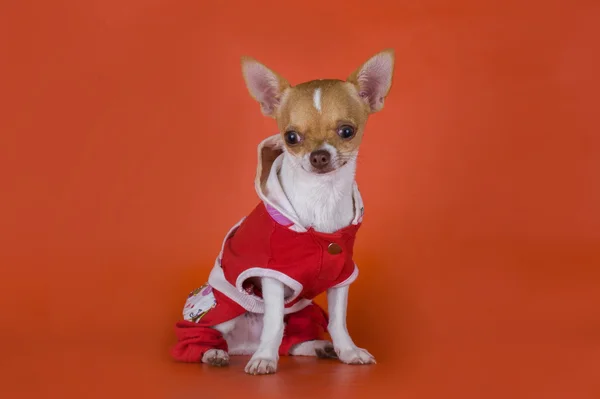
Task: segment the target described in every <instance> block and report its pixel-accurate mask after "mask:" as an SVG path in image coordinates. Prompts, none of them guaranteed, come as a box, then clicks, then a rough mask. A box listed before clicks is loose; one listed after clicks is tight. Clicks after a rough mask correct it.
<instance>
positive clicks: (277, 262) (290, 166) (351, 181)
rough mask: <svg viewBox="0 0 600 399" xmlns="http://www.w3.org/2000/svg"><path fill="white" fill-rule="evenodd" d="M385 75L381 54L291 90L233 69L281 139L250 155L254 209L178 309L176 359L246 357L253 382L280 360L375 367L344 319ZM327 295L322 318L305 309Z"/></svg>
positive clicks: (248, 64)
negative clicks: (366, 140) (367, 146)
mask: <svg viewBox="0 0 600 399" xmlns="http://www.w3.org/2000/svg"><path fill="white" fill-rule="evenodd" d="M393 68H394V53H393V51H392V50H386V51H383V52H380V53H378V54H376V55H374V56H373V57H371V58H370V59H369V60H367V61H366V62H365V63H364V64H363V65H361V66H360V67H359V68H358V69H356V70H355V71H354V72H353V73H352V74H351V75H350V76H349V77H348V78H347V79H346V80H345V81H343V80H332V79H327V80H313V81H309V82H306V83H302V84H299V85H296V86H292V85H290V84H289V83H288V81H287V80H286V79H284V78H283V77H281V76H280V75H279V74H277V73H275V72H274V71H272V70H271V69H269V68H268V67H266V66H265V65H263V64H261V63H260V62H258V61H256V60H254V59H252V58H247V57H244V58H242V72H243V76H244V79H245V82H246V86H247V88H248V90H249V92H250V95H251V96H252V97H253V98H254V99H255V100H256V101H257V102H258V103H259V104H260V108H261V110H262V113H263V114H264V115H266V116H269V117H272V118H274V119H275V120H276V122H277V126H278V129H279V132H280V133H278V134H276V135H274V136H271V137H269V138H267V139H265V140H264V141H263V142H262V143H261V144H260V145H259V147H258V167H257V173H256V179H255V188H256V192H257V194H258V196H259V197H260V199H261V201H260V203H259V205H258V206H257V207H256V208H254V210H253V211H252V212H251V213H250V214H249V215H248V216H246V217H244V218H243V219H242V220H240V221H239V222H238V223H237V224H236V225H235V226H233V227H232V228H231V229H230V231H229V232H228V234H227V235H226V237H225V239H224V241H223V244H222V247H221V251H220V253H219V255H218V257H217V259H216V262H215V265H214V267H213V269H212V271H211V273H210V277H209V280H208V283H207V284H205V285H203V286H202V287H200V288H198V289H196V290H194V291H192V292H191V293H190V294H189V296H188V298H187V301H186V304H185V306H184V310H183V320H181V321H180V322H178V323H177V325H176V332H177V337H178V342H177V344H176V345H175V347H174V348H173V350H172V354H173V356H174V357H175V358H176V359H177V360H180V361H188V362H202V363H206V364H209V365H213V366H225V365H228V364H229V356H230V355H250V356H251V359H250V361H249V362H248V364H247V365H246V368H245V371H246V372H247V373H249V374H253V375H260V374H272V373H275V372H276V371H277V365H278V360H279V356H280V355H291V356H317V357H325V358H337V359H339V360H340V361H341V362H343V363H346V364H373V363H375V359H374V357H373V356H372V355H371V354H370V353H369V352H368V351H367V350H365V349H361V348H359V347H358V346H357V345H356V344H355V343H354V342H353V340H352V338H351V337H350V335H349V333H348V329H347V327H346V314H347V305H348V290H349V286H350V284H351V283H352V282H354V280H355V279H356V278H357V276H358V268H357V266H356V265H355V264H354V262H353V260H352V256H353V245H354V239H355V235H356V232H357V230H358V228H359V227H360V225H361V223H362V217H363V212H364V208H363V203H362V199H361V197H360V192H359V191H358V186H357V184H356V182H355V172H356V160H357V156H358V150H359V147H360V144H361V141H362V138H363V134H364V130H365V124H366V122H367V118H368V116H369V114H371V113H374V112H377V111H380V110H381V109H382V108H383V104H384V100H385V98H386V97H387V95H388V93H389V91H390V88H391V85H392V76H393ZM325 292H326V294H327V302H328V312H325V311H324V310H323V309H321V308H320V307H319V306H318V305H317V304H315V303H313V302H312V299H314V298H315V297H316V296H317V295H319V294H321V293H325ZM324 332H328V333H329V335H330V337H331V342H330V341H327V340H324V339H323V333H324Z"/></svg>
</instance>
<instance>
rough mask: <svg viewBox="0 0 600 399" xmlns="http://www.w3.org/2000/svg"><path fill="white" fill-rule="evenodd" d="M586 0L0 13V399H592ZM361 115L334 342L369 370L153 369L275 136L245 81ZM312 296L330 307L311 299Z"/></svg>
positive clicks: (91, 4)
mask: <svg viewBox="0 0 600 399" xmlns="http://www.w3.org/2000/svg"><path fill="white" fill-rule="evenodd" d="M599 15H600V4H598V2H593V1H583V0H575V1H571V2H568V1H566V0H565V1H554V2H552V1H539V0H534V1H527V2H525V1H523V2H522V1H516V0H508V1H500V0H498V1H489V0H487V1H486V0H481V1H475V0H455V1H449V0H425V1H378V0H373V1H354V0H349V1H314V0H303V1H295V2H285V1H262V0H260V1H239V2H231V1H222V2H220V1H211V2H208V1H202V0H196V1H188V0H183V1H167V0H143V1H142V0H118V1H117V0H87V1H82V0H78V1H76V0H58V1H24V0H23V1H12V2H11V1H8V2H6V1H5V2H2V4H0V32H1V35H0V71H1V72H2V73H1V74H0V99H1V101H2V104H1V105H2V106H1V107H0V184H1V190H2V191H1V192H0V267H1V269H0V270H1V274H0V310H1V313H0V398H3V399H13V398H126V397H127V398H167V399H178V398H201V397H213V398H225V397H230V396H233V397H259V398H270V397H273V398H317V397H326V398H348V399H350V398H407V399H408V398H411V399H412V398H426V399H429V398H431V399H442V398H444V399H446V398H460V399H496V398H498V399H513V398H525V399H598V398H600V138H599V132H600V129H599V127H600V124H599V123H598V119H599V116H598V105H599V104H600V102H599V100H598V93H599V92H600V86H599V80H598V77H597V76H598V71H600V60H599V57H600V48H599V41H598V38H599V37H600V23H599ZM388 47H393V48H394V49H395V50H396V67H395V80H394V84H393V87H392V91H391V93H390V96H389V98H388V99H387V101H386V104H385V108H384V109H383V111H382V112H381V113H380V114H376V115H373V116H372V117H371V119H370V120H369V123H368V127H367V131H366V135H365V139H364V141H363V145H362V147H361V156H360V160H359V167H358V176H357V179H358V182H359V185H360V187H361V192H362V194H363V197H364V200H365V203H366V214H365V220H364V224H363V227H362V228H361V231H360V232H359V235H358V238H357V243H356V247H355V253H356V261H357V263H358V265H359V267H360V270H361V274H360V277H359V279H358V281H357V282H356V283H355V284H354V285H353V287H352V290H351V298H350V308H349V329H350V332H351V334H352V335H353V337H354V339H355V341H356V342H357V343H358V344H359V345H361V346H363V347H365V348H367V349H368V350H369V351H370V352H372V353H373V354H374V355H375V356H376V358H377V360H378V364H377V365H375V366H372V367H360V366H346V365H343V364H339V363H337V362H334V361H324V360H315V359H290V358H284V359H282V361H281V364H280V370H279V373H277V374H276V375H273V376H266V377H251V376H247V375H245V374H244V372H243V366H244V364H245V362H246V361H247V358H235V359H234V360H233V362H232V363H233V364H232V365H231V366H230V367H229V368H227V369H209V368H207V367H206V366H202V365H197V364H179V363H174V362H172V361H171V359H170V358H169V355H168V350H169V348H170V346H171V345H172V344H173V343H174V333H173V325H174V323H175V321H176V320H177V319H178V317H179V315H180V311H181V307H182V305H183V302H184V300H185V297H186V295H187V293H188V292H189V291H190V290H191V289H193V288H195V287H196V286H198V284H202V283H204V282H205V281H206V279H207V274H208V271H209V269H210V267H211V266H212V263H213V261H214V258H215V256H216V255H217V251H218V249H219V247H220V244H221V240H222V238H223V235H224V234H225V233H226V231H227V229H228V228H229V227H230V226H231V225H232V224H233V223H235V222H236V221H238V220H239V218H240V217H242V216H243V215H245V214H246V213H247V212H248V211H249V210H250V209H252V207H253V206H254V205H255V204H256V203H257V197H256V195H255V193H254V191H253V177H254V173H255V162H256V145H257V144H258V143H259V142H260V140H261V139H263V138H264V137H267V136H268V135H271V134H273V133H275V129H276V126H275V124H274V122H273V121H272V120H269V119H267V118H264V117H263V116H261V114H260V110H259V107H258V105H257V104H256V103H255V102H254V101H253V100H252V99H251V98H250V96H249V95H248V93H247V90H246V88H245V86H244V83H243V79H242V76H241V71H240V62H239V60H240V57H241V56H242V55H250V56H253V57H255V58H257V59H259V60H260V61H262V62H264V63H265V64H266V65H268V66H270V67H271V68H273V69H274V70H276V71H277V72H279V73H281V74H282V75H283V76H284V77H285V78H287V79H288V80H289V81H290V82H291V83H292V84H296V83H300V82H302V81H306V80H311V79H315V78H328V77H333V78H345V77H346V76H347V75H348V74H349V73H351V72H352V71H353V70H354V69H355V68H356V67H358V66H359V65H360V63H362V62H363V61H365V60H366V59H367V58H368V57H369V56H371V55H372V54H375V53H376V52H378V51H380V50H383V49H385V48H388ZM318 300H319V302H320V303H324V298H319V299H318Z"/></svg>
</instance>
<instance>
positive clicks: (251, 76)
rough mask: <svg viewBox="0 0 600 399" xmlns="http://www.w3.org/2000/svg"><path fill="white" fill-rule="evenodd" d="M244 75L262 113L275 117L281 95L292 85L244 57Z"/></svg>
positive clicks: (256, 62) (258, 63) (253, 60)
mask: <svg viewBox="0 0 600 399" xmlns="http://www.w3.org/2000/svg"><path fill="white" fill-rule="evenodd" d="M242 74H243V75H244V80H245V81H246V86H247V87H248V91H249V92H250V95H251V96H252V98H254V99H255V100H256V101H258V102H259V104H260V109H261V111H262V113H263V114H265V115H267V116H271V117H274V116H275V111H276V110H277V107H278V106H279V103H280V101H281V95H282V94H283V91H284V90H285V89H287V88H288V87H290V84H289V83H288V82H287V80H285V79H284V78H282V77H281V76H279V75H278V74H276V73H275V72H273V71H272V70H270V69H269V68H267V67H266V66H264V65H263V64H261V63H260V62H258V61H256V60H255V59H253V58H250V57H242Z"/></svg>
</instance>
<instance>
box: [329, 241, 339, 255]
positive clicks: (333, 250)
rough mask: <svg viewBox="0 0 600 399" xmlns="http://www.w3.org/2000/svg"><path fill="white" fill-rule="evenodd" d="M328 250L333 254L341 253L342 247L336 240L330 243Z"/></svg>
mask: <svg viewBox="0 0 600 399" xmlns="http://www.w3.org/2000/svg"><path fill="white" fill-rule="evenodd" d="M327 252H329V253H330V254H331V255H337V254H341V253H342V247H340V246H339V245H338V244H336V243H335V242H332V243H331V244H329V247H327Z"/></svg>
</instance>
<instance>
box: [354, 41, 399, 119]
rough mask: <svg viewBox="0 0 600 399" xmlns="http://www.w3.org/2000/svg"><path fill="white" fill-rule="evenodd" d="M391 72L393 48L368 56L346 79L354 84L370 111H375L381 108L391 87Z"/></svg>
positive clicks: (392, 69) (392, 71) (392, 72)
mask: <svg viewBox="0 0 600 399" xmlns="http://www.w3.org/2000/svg"><path fill="white" fill-rule="evenodd" d="M393 74H394V50H392V49H389V50H385V51H382V52H380V53H378V54H376V55H374V56H373V57H371V58H369V60H368V61H367V62H365V63H364V64H362V66H361V67H360V68H358V69H357V70H356V71H354V72H353V73H352V75H350V76H349V77H348V79H347V81H348V82H350V83H352V84H354V86H355V87H356V90H358V95H359V96H360V97H361V98H362V99H363V100H364V101H365V102H366V103H367V104H368V105H369V110H370V112H377V111H380V110H381V109H382V108H383V102H384V100H385V98H386V97H387V95H388V93H389V91H390V88H391V87H392V76H393Z"/></svg>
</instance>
